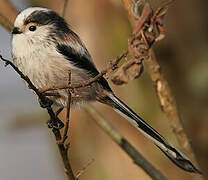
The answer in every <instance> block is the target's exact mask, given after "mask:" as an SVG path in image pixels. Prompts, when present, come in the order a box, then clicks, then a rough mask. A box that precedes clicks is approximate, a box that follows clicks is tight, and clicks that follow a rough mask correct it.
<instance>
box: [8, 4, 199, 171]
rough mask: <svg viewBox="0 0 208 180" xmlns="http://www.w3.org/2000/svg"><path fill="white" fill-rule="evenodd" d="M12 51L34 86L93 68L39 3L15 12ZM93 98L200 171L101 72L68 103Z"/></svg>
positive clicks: (63, 93)
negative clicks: (122, 97) (146, 120)
mask: <svg viewBox="0 0 208 180" xmlns="http://www.w3.org/2000/svg"><path fill="white" fill-rule="evenodd" d="M12 57H13V61H14V64H15V65H16V67H18V69H19V70H20V71H21V72H22V73H23V74H24V75H25V76H27V77H28V78H29V79H30V81H31V82H32V83H33V84H34V85H35V87H36V88H38V89H39V88H44V87H48V86H49V87H50V86H67V85H68V82H69V72H70V73H71V83H72V84H73V83H82V82H85V81H87V80H89V79H90V78H92V77H95V76H97V75H98V74H99V71H98V70H97V68H96V66H95V64H94V62H93V60H92V57H91V56H90V54H89V52H88V50H87V48H86V47H85V45H84V44H83V42H82V41H81V39H80V38H79V36H78V35H77V34H76V33H75V32H74V31H72V29H71V27H70V26H69V24H68V23H67V22H66V20H65V19H64V18H62V17H61V16H60V15H58V13H56V12H55V11H53V10H50V9H47V8H42V7H29V8H27V9H25V10H23V11H21V12H20V13H19V14H18V15H17V17H16V19H15V22H14V28H13V30H12ZM55 93H56V94H58V95H57V96H50V97H48V98H49V99H50V100H51V101H52V102H53V104H52V107H53V109H54V110H56V111H59V110H61V109H63V108H65V107H66V106H67V101H68V91H67V90H66V89H58V90H55ZM93 101H98V102H101V103H103V104H106V105H108V106H110V107H111V108H113V109H114V110H115V111H117V112H119V113H120V114H122V115H123V116H124V117H125V118H126V119H127V120H128V121H129V122H130V123H131V124H132V125H133V126H134V127H135V128H136V129H137V130H139V131H140V132H141V133H142V134H144V135H145V136H146V137H147V138H148V139H150V140H151V141H152V142H153V143H154V144H155V145H156V146H157V147H158V148H159V149H160V150H161V151H162V152H163V153H164V154H165V155H166V156H167V157H168V158H169V159H170V160H171V161H172V162H173V163H175V164H176V165H177V166H178V167H180V168H181V169H183V170H185V171H188V172H192V173H199V174H201V172H200V171H199V170H198V169H197V168H196V167H195V166H194V165H193V164H192V163H191V161H190V160H189V159H188V157H186V156H185V155H184V154H183V153H182V152H180V151H179V150H178V149H176V148H175V147H174V146H173V145H171V144H170V143H169V142H168V141H167V140H166V139H165V138H164V137H163V136H162V135H160V134H159V133H158V132H157V131H156V130H155V129H153V128H152V127H151V126H150V125H149V124H148V123H147V122H145V121H144V120H143V119H142V118H141V117H140V116H139V115H137V114H136V113H135V112H134V111H133V110H132V109H131V108H130V107H129V106H128V105H126V104H125V103H124V102H123V101H122V100H120V99H119V98H118V97H117V96H116V95H115V94H114V92H113V90H112V89H111V88H110V86H109V84H108V82H107V80H106V79H105V78H104V77H100V78H99V79H98V80H97V81H95V82H93V83H92V84H90V85H89V86H86V87H81V88H76V89H74V91H73V95H72V97H71V107H72V108H73V107H75V108H76V107H80V106H82V105H83V104H85V103H89V102H93Z"/></svg>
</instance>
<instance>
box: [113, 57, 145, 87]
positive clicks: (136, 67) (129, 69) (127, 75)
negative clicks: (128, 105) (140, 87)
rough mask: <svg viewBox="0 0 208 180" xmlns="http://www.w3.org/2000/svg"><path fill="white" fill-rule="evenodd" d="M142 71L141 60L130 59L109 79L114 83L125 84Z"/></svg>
mask: <svg viewBox="0 0 208 180" xmlns="http://www.w3.org/2000/svg"><path fill="white" fill-rule="evenodd" d="M142 72H143V64H142V61H141V60H140V61H138V60H132V61H128V62H127V63H125V64H123V65H122V66H121V67H120V68H119V69H118V71H116V73H114V75H113V76H112V78H111V81H112V82H113V83H114V84H116V85H122V84H127V83H128V82H129V81H132V80H134V79H136V78H138V77H139V76H140V75H141V74H142Z"/></svg>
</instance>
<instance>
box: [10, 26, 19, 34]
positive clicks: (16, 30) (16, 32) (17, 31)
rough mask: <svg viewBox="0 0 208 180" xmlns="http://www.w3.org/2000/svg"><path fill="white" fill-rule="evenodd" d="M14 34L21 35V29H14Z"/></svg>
mask: <svg viewBox="0 0 208 180" xmlns="http://www.w3.org/2000/svg"><path fill="white" fill-rule="evenodd" d="M12 34H21V31H20V30H19V28H17V27H14V29H13V30H12Z"/></svg>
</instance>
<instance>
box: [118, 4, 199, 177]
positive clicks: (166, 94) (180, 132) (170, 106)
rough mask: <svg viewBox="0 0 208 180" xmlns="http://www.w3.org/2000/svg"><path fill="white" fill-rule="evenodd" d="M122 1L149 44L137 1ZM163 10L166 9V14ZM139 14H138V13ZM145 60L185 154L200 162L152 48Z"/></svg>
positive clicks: (135, 25) (134, 26) (163, 108)
mask: <svg viewBox="0 0 208 180" xmlns="http://www.w3.org/2000/svg"><path fill="white" fill-rule="evenodd" d="M122 1H123V4H124V6H125V8H126V10H127V12H128V15H129V20H130V22H131V25H132V27H133V29H134V32H136V33H137V35H138V33H140V35H142V36H143V40H144V41H145V43H146V45H147V46H149V43H148V37H147V36H146V34H145V32H144V31H143V29H142V28H141V27H142V26H140V27H139V28H138V25H139V24H138V21H137V17H135V15H134V13H133V11H132V9H134V6H135V1H132V0H122ZM136 2H138V1H136ZM171 2H172V1H171ZM169 4H170V2H166V4H163V5H162V6H161V8H159V10H157V11H156V16H158V15H159V13H161V15H160V16H158V17H159V18H161V17H163V16H164V14H165V13H166V11H167V8H168V5H169ZM162 11H164V14H163V12H162ZM137 16H138V14H137ZM152 18H155V17H154V15H153V16H152V17H151V19H150V21H151V20H152ZM159 25H160V24H159ZM158 30H160V31H161V32H160V33H162V27H161V26H158ZM145 62H146V65H147V68H148V72H149V75H150V77H151V79H152V82H153V84H154V86H155V90H156V94H157V97H158V101H159V103H160V106H161V109H162V111H163V112H164V113H165V114H166V116H167V117H168V120H169V123H170V126H171V128H172V131H173V133H174V134H175V136H176V137H177V140H178V142H179V144H180V146H181V148H182V149H183V151H184V152H185V154H188V155H189V156H191V157H192V159H193V161H194V163H195V164H198V163H197V161H196V158H195V155H194V153H193V150H192V148H191V145H190V142H189V140H188V137H187V135H186V133H185V131H184V128H183V125H182V121H181V119H180V118H179V114H178V110H177V105H176V102H175V98H174V96H173V94H172V92H171V88H170V87H169V85H168V82H167V80H166V79H165V77H164V75H163V74H162V73H161V67H160V65H159V64H158V62H157V59H156V58H155V56H154V53H153V51H152V50H150V51H149V56H148V58H147V59H146V60H145ZM199 178H201V177H199Z"/></svg>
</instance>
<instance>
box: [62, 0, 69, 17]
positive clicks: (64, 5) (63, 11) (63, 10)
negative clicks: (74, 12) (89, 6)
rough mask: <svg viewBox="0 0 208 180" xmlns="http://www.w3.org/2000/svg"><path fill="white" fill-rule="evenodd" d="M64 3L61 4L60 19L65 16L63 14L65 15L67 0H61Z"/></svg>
mask: <svg viewBox="0 0 208 180" xmlns="http://www.w3.org/2000/svg"><path fill="white" fill-rule="evenodd" d="M63 1H64V3H63V9H62V17H64V16H65V13H66V9H67V5H68V1H69V0H63Z"/></svg>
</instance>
